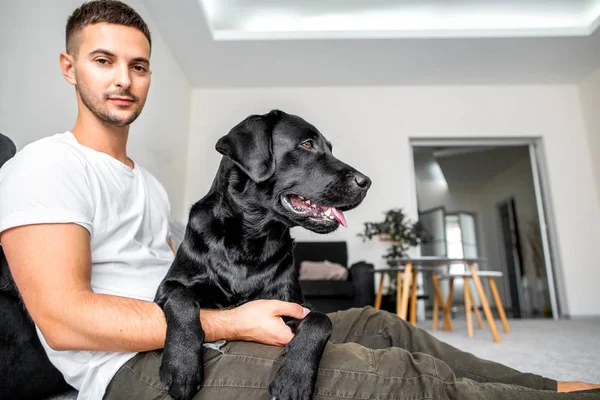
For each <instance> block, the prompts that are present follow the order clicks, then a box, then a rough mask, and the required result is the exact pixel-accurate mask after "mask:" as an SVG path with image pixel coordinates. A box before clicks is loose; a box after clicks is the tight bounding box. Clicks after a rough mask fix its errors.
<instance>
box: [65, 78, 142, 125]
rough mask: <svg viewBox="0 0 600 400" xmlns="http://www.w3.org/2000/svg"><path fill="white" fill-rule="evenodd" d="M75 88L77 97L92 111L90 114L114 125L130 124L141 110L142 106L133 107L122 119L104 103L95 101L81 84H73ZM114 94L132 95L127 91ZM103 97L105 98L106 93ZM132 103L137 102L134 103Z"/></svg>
mask: <svg viewBox="0 0 600 400" xmlns="http://www.w3.org/2000/svg"><path fill="white" fill-rule="evenodd" d="M75 88H76V90H77V92H78V93H79V97H81V101H82V102H83V104H84V105H85V106H86V107H87V108H88V110H90V111H91V112H92V114H94V115H95V116H96V117H98V118H99V119H100V120H102V121H104V122H106V123H108V124H111V125H116V126H127V125H130V124H131V123H132V122H133V121H135V120H136V119H137V117H138V116H139V115H140V113H141V112H142V107H138V108H135V109H134V110H133V113H132V114H131V115H130V116H129V117H127V118H125V119H123V118H121V117H119V116H118V115H116V113H113V112H111V111H110V110H109V109H108V108H107V107H106V106H105V105H103V104H102V103H100V102H98V101H96V100H95V99H94V97H93V96H91V95H88V93H87V91H86V90H85V89H84V88H83V87H82V86H81V85H75ZM114 95H119V96H128V97H134V96H132V95H131V93H128V92H127V93H119V94H114ZM104 97H105V98H107V96H106V95H105V96H104ZM134 98H135V97H134ZM134 104H137V103H134Z"/></svg>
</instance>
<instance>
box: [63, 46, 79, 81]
mask: <svg viewBox="0 0 600 400" xmlns="http://www.w3.org/2000/svg"><path fill="white" fill-rule="evenodd" d="M59 62H60V70H61V71H62V74H63V77H64V78H65V79H66V80H67V82H69V83H70V84H71V85H76V84H77V80H76V79H75V58H74V57H73V56H72V55H70V54H69V53H67V52H62V53H60V59H59Z"/></svg>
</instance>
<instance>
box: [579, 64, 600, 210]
mask: <svg viewBox="0 0 600 400" xmlns="http://www.w3.org/2000/svg"><path fill="white" fill-rule="evenodd" d="M579 96H580V98H581V109H582V110H583V116H584V120H585V123H586V127H587V134H588V141H589V144H590V145H589V148H590V153H591V156H592V165H593V167H594V175H595V180H596V188H597V190H598V193H599V195H598V198H599V200H600V112H598V111H599V110H600V68H598V69H597V70H596V71H595V72H594V73H592V74H591V75H590V76H588V77H587V78H585V79H584V80H583V81H582V82H581V83H580V84H579ZM599 207H600V204H599Z"/></svg>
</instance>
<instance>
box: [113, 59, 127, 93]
mask: <svg viewBox="0 0 600 400" xmlns="http://www.w3.org/2000/svg"><path fill="white" fill-rule="evenodd" d="M130 73H131V70H130V69H129V65H121V64H119V66H118V67H117V68H116V72H115V74H116V76H115V85H116V86H118V87H121V88H125V89H129V87H130V86H131V76H130Z"/></svg>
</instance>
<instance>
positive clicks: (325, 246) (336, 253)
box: [294, 241, 348, 268]
mask: <svg viewBox="0 0 600 400" xmlns="http://www.w3.org/2000/svg"><path fill="white" fill-rule="evenodd" d="M325 260H329V261H331V262H333V263H337V264H340V265H342V266H344V267H346V268H347V267H348V247H347V245H346V242H344V241H341V242H295V243H294V261H295V263H296V268H300V263H301V262H302V261H325Z"/></svg>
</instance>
